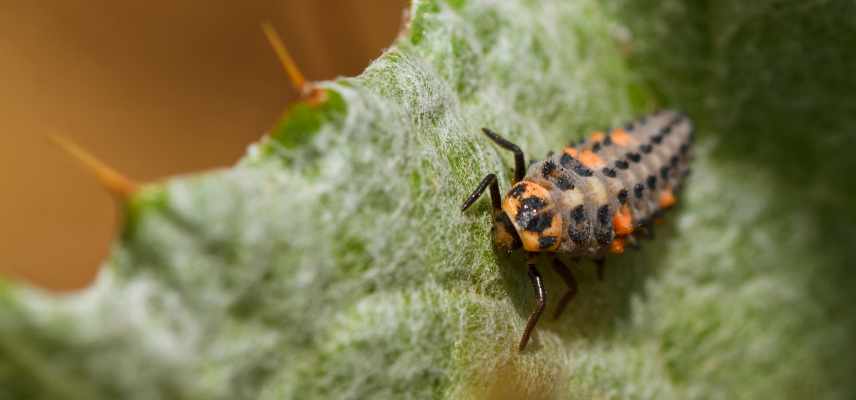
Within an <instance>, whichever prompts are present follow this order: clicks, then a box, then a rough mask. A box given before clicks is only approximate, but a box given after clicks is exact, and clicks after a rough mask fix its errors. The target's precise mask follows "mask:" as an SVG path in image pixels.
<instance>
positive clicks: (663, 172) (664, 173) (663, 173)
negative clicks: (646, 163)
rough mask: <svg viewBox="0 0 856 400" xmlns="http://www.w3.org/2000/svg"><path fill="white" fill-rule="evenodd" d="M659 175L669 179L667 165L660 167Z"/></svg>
mask: <svg viewBox="0 0 856 400" xmlns="http://www.w3.org/2000/svg"><path fill="white" fill-rule="evenodd" d="M660 177H661V178H663V179H669V167H663V168H660Z"/></svg>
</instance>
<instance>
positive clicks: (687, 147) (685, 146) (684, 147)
mask: <svg viewBox="0 0 856 400" xmlns="http://www.w3.org/2000/svg"><path fill="white" fill-rule="evenodd" d="M689 150H690V145H688V144H686V143H684V144H682V145H681V154H687V151H689Z"/></svg>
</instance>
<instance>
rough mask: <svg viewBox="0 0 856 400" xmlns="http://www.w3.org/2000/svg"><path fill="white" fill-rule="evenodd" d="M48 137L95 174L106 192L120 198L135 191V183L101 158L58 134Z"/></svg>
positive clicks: (128, 196) (126, 196)
mask: <svg viewBox="0 0 856 400" xmlns="http://www.w3.org/2000/svg"><path fill="white" fill-rule="evenodd" d="M48 138H49V139H50V140H51V141H52V142H54V144H56V145H57V146H59V148H61V149H62V150H64V151H65V152H66V153H68V154H70V155H71V156H72V157H73V158H75V159H77V160H78V161H80V162H81V163H82V164H83V165H84V166H85V167H86V169H88V170H89V171H90V172H92V174H93V175H95V178H97V179H98V182H100V183H101V186H103V187H104V188H105V189H107V191H108V192H110V193H111V194H113V195H114V196H116V198H118V199H121V200H127V199H129V198H130V197H131V196H132V195H133V194H134V193H136V191H137V184H136V183H134V182H133V181H132V180H130V179H128V177H126V176H124V175H122V174H121V173H119V172H117V171H116V170H115V169H113V168H111V167H110V166H108V165H107V164H105V163H104V162H102V161H101V160H99V159H97V158H95V156H93V155H92V154H90V153H89V152H88V151H86V150H84V149H83V148H82V147H80V146H78V145H77V144H76V143H74V142H72V141H71V140H69V139H66V138H64V137H62V136H58V135H49V136H48Z"/></svg>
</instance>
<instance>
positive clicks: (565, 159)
mask: <svg viewBox="0 0 856 400" xmlns="http://www.w3.org/2000/svg"><path fill="white" fill-rule="evenodd" d="M573 162H574V158H573V157H571V156H570V155H568V154H567V153H566V154H562V157H561V158H559V163H560V164H562V166H563V167H565V168H570V167H571V163H573Z"/></svg>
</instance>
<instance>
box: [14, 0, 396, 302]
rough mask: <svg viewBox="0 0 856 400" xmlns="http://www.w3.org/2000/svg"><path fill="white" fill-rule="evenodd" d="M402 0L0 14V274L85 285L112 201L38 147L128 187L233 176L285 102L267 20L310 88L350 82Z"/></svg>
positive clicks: (77, 169)
mask: <svg viewBox="0 0 856 400" xmlns="http://www.w3.org/2000/svg"><path fill="white" fill-rule="evenodd" d="M406 3H407V2H406V1H405V0H394V1H389V0H373V1H366V0H363V1H358V0H339V1H312V2H309V1H288V0H275V1H274V0H261V1H246V2H227V1H222V2H219V1H208V0H184V1H173V0H157V1H149V2H116V1H105V0H98V1H91V0H86V1H84V0H73V1H71V0H54V1H45V2H23V1H19V2H13V1H5V2H3V4H0V77H2V78H0V79H2V81H3V85H2V87H3V90H2V92H0V121H2V122H0V123H2V127H3V129H2V134H0V183H2V188H3V189H2V193H3V196H2V197H0V221H2V229H0V275H3V276H5V277H8V278H11V279H13V280H25V281H28V282H30V283H32V284H35V285H37V286H41V287H46V288H50V289H57V290H70V289H76V288H80V287H84V286H86V285H87V284H89V283H90V282H91V280H92V279H93V278H94V276H95V273H96V272H97V268H98V267H99V264H100V263H101V262H102V260H104V259H105V257H106V256H107V254H108V251H109V247H110V243H111V241H112V240H113V237H114V235H115V234H116V231H117V229H118V226H117V222H118V221H117V214H116V209H115V207H114V205H113V204H112V199H111V198H110V196H109V195H108V194H107V193H106V192H105V191H104V190H103V189H102V188H101V187H99V185H98V183H97V181H96V180H95V179H94V178H93V177H92V176H91V175H90V174H88V173H87V171H85V170H84V169H83V168H82V167H81V166H80V165H79V164H77V163H76V162H75V161H74V160H72V159H71V158H69V156H67V155H66V154H64V153H62V152H61V151H60V150H59V149H58V148H57V147H55V146H53V145H51V144H50V142H49V141H48V140H47V135H50V134H60V135H63V136H66V137H69V138H71V139H72V140H74V141H76V142H77V143H79V144H80V145H82V146H83V147H84V148H86V149H88V150H89V151H91V152H92V153H94V154H95V155H96V156H98V157H99V158H100V159H102V160H104V161H105V162H107V163H108V164H110V165H112V166H114V167H115V168H116V169H117V170H119V171H121V172H123V173H125V174H126V175H127V176H129V177H131V178H133V179H135V180H137V181H151V180H157V179H161V178H164V177H167V176H171V175H176V174H181V173H189V172H193V171H200V170H205V169H210V168H216V167H221V166H228V165H230V164H232V163H234V162H235V161H236V160H237V159H238V158H239V157H240V156H241V155H242V154H243V152H244V150H245V148H246V146H247V145H248V144H250V143H252V142H254V141H256V140H257V139H258V138H259V137H260V136H261V135H262V134H263V133H264V132H265V131H266V130H267V129H268V128H269V127H270V126H272V125H273V123H274V121H275V120H276V119H277V118H278V117H279V116H280V115H281V113H282V111H283V109H284V107H285V106H286V105H287V104H288V103H289V102H290V101H292V100H294V99H295V97H296V96H295V95H296V93H295V92H294V90H293V89H292V88H291V86H290V83H289V81H288V80H287V78H286V76H285V74H284V73H283V72H282V71H281V69H280V67H279V64H278V63H277V60H276V58H275V56H274V54H273V52H272V51H271V49H270V48H269V46H268V44H267V42H266V41H265V39H264V36H263V35H262V33H261V30H260V28H259V24H260V22H261V21H270V22H271V23H273V25H274V26H275V27H276V28H277V30H278V31H279V32H280V34H281V35H282V36H283V38H284V40H285V42H286V44H287V45H288V47H289V50H290V51H291V53H292V56H293V57H294V59H295V61H296V62H297V63H298V65H300V67H301V69H302V70H303V72H304V74H305V75H306V76H307V78H308V79H310V80H324V79H331V78H334V77H336V76H339V75H356V74H358V73H359V72H360V71H361V70H362V69H363V68H365V66H366V65H368V63H369V62H370V61H371V60H372V59H374V58H376V57H377V56H378V55H380V54H381V51H382V50H383V48H385V47H387V46H389V45H390V44H391V43H392V41H393V39H394V38H395V36H396V35H397V33H398V30H399V27H400V25H401V21H402V13H403V10H404V9H405V7H406Z"/></svg>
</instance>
